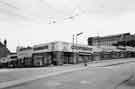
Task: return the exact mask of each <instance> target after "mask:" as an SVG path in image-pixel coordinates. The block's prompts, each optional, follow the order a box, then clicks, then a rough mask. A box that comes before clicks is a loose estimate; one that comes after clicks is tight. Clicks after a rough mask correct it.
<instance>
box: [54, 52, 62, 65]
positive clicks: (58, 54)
mask: <svg viewBox="0 0 135 89" xmlns="http://www.w3.org/2000/svg"><path fill="white" fill-rule="evenodd" d="M55 54H56V62H57V65H63V60H64V57H63V52H55Z"/></svg>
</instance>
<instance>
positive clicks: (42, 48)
mask: <svg viewBox="0 0 135 89" xmlns="http://www.w3.org/2000/svg"><path fill="white" fill-rule="evenodd" d="M44 49H48V46H41V47H36V48H34V50H44Z"/></svg>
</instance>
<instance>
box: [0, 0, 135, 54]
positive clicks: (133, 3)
mask: <svg viewBox="0 0 135 89" xmlns="http://www.w3.org/2000/svg"><path fill="white" fill-rule="evenodd" d="M54 20H55V21H56V23H55V24H48V23H50V22H52V21H54ZM134 24H135V0H0V27H1V28H0V38H1V41H2V42H3V40H4V39H5V38H6V39H7V41H8V48H9V49H10V50H11V51H15V49H16V46H28V45H30V46H31V45H34V44H39V43H46V42H51V41H67V42H72V35H73V34H77V33H79V32H84V34H82V35H81V36H80V37H79V38H78V40H79V43H81V44H87V38H88V37H89V36H97V35H98V34H99V35H100V36H104V35H113V34H119V33H125V32H131V33H132V34H134V29H135V25H134Z"/></svg>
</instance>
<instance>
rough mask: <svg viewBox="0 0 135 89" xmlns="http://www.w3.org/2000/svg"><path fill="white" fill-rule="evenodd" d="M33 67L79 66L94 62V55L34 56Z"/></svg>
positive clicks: (58, 54) (57, 54) (53, 53)
mask: <svg viewBox="0 0 135 89" xmlns="http://www.w3.org/2000/svg"><path fill="white" fill-rule="evenodd" d="M32 60H33V66H48V65H63V64H77V63H83V62H88V61H92V55H91V54H87V53H83V54H82V53H72V52H59V51H55V52H45V53H35V54H33V58H32Z"/></svg>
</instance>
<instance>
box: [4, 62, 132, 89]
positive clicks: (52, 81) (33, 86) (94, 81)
mask: <svg viewBox="0 0 135 89" xmlns="http://www.w3.org/2000/svg"><path fill="white" fill-rule="evenodd" d="M134 68H135V64H134V63H130V64H129V63H128V64H122V65H117V66H111V67H95V68H94V67H92V68H91V67H88V68H87V69H84V70H79V71H73V72H69V73H63V74H59V75H55V76H50V77H46V78H42V79H38V80H34V81H30V82H27V83H23V84H20V85H16V86H12V87H9V88H5V89H124V88H125V87H126V88H125V89H135V87H134V88H133V86H132V88H131V86H128V88H127V86H126V85H125V84H122V82H123V81H125V80H127V79H129V78H130V77H131V76H132V75H134V72H133V71H134ZM121 86H122V87H124V88H120V87H121Z"/></svg>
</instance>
